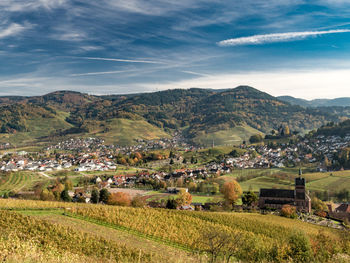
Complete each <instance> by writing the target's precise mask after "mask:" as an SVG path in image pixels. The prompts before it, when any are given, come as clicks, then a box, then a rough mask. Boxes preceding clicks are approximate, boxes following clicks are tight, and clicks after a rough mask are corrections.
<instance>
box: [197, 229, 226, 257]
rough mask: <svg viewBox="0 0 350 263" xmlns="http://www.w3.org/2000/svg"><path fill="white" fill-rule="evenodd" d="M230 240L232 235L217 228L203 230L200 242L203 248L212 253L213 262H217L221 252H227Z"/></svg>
mask: <svg viewBox="0 0 350 263" xmlns="http://www.w3.org/2000/svg"><path fill="white" fill-rule="evenodd" d="M229 240H230V235H229V234H227V233H226V232H221V231H219V230H217V229H215V228H211V229H205V230H203V232H202V234H201V237H200V239H199V240H198V242H199V243H201V244H202V247H203V250H204V251H205V252H207V253H208V254H209V255H210V261H209V262H211V263H213V262H215V261H216V259H217V257H218V256H219V255H220V254H223V253H224V252H225V246H226V244H227V243H228V242H229Z"/></svg>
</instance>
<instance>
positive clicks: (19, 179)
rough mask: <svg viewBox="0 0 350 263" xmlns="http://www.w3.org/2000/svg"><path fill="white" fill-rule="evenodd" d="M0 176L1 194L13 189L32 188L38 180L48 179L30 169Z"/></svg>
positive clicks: (15, 190)
mask: <svg viewBox="0 0 350 263" xmlns="http://www.w3.org/2000/svg"><path fill="white" fill-rule="evenodd" d="M0 178H1V179H0V195H3V194H5V193H9V192H11V191H13V192H18V191H25V190H30V188H31V187H33V185H34V184H35V183H36V182H39V181H48V179H47V178H43V177H41V176H39V175H38V174H36V173H33V172H29V171H21V172H12V173H10V174H9V175H8V176H2V177H0Z"/></svg>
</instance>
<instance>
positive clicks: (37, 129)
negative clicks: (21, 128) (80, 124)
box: [0, 112, 72, 146]
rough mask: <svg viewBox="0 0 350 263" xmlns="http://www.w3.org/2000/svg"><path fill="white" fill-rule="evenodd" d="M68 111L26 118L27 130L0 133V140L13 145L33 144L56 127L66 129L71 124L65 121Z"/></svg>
mask: <svg viewBox="0 0 350 263" xmlns="http://www.w3.org/2000/svg"><path fill="white" fill-rule="evenodd" d="M67 115H68V113H66V112H58V113H57V115H56V116H55V118H33V119H29V120H27V121H26V122H27V125H28V128H29V131H28V132H17V133H14V134H0V142H1V143H4V142H9V143H11V144H12V145H14V146H20V145H24V144H33V143H34V142H35V141H36V140H37V139H38V138H40V137H44V136H48V135H49V134H50V133H52V132H54V131H56V130H57V129H68V128H71V127H72V125H71V124H69V123H68V122H66V121H65V118H66V117H67Z"/></svg>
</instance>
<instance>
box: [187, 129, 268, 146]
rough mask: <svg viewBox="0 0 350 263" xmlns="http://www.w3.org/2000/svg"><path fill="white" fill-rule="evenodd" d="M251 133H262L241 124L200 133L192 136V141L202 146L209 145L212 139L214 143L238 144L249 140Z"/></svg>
mask: <svg viewBox="0 0 350 263" xmlns="http://www.w3.org/2000/svg"><path fill="white" fill-rule="evenodd" d="M253 134H262V133H261V132H260V131H258V130H256V129H254V128H252V127H250V126H248V125H243V126H236V127H234V128H231V129H228V130H220V131H217V132H212V133H206V134H202V135H199V136H197V137H196V138H194V139H193V141H194V142H195V143H198V144H202V145H204V146H211V145H212V143H213V140H214V144H215V145H238V144H241V143H242V142H243V141H249V138H250V136H252V135H253Z"/></svg>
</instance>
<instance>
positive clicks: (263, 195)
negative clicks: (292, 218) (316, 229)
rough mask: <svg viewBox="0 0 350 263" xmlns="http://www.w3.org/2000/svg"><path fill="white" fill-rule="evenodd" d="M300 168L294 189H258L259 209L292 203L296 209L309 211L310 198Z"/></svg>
mask: <svg viewBox="0 0 350 263" xmlns="http://www.w3.org/2000/svg"><path fill="white" fill-rule="evenodd" d="M301 176H302V172H301V169H300V170H299V177H297V178H295V189H294V190H288V189H260V194H259V208H260V209H266V208H271V209H281V208H282V206H283V205H293V206H295V207H296V209H297V211H300V212H305V213H310V212H311V198H310V197H309V195H308V194H307V193H306V189H305V178H302V177H301Z"/></svg>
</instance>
